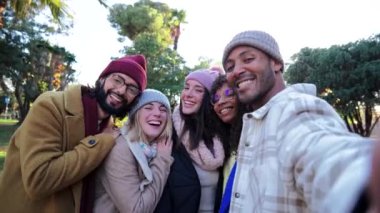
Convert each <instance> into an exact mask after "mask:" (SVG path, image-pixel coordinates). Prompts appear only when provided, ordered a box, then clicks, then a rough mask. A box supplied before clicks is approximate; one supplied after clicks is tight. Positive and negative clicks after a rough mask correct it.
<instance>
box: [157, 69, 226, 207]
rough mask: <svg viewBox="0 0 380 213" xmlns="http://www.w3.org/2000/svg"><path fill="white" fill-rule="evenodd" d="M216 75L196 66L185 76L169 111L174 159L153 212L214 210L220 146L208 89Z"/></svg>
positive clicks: (220, 163) (220, 153) (214, 72)
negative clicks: (172, 109)
mask: <svg viewBox="0 0 380 213" xmlns="http://www.w3.org/2000/svg"><path fill="white" fill-rule="evenodd" d="M218 75H219V73H218V72H216V71H212V70H206V69H204V70H196V71H193V72H191V73H190V74H188V75H187V76H186V78H185V85H184V88H183V90H182V93H181V102H180V105H179V106H177V107H176V108H175V109H174V111H173V125H174V129H175V131H174V133H175V135H174V137H173V141H174V140H175V139H177V142H176V144H175V145H174V146H175V148H174V149H173V157H174V159H175V160H174V163H173V165H172V167H171V170H170V174H169V178H168V181H167V184H166V188H165V190H164V193H163V196H162V198H161V200H160V202H159V204H158V207H157V208H156V212H166V213H168V212H169V213H170V212H181V213H183V212H194V213H195V212H214V211H216V210H217V209H216V208H214V206H215V197H216V189H217V183H218V180H219V169H220V168H221V166H222V165H223V162H224V149H223V144H222V142H221V140H220V139H219V138H218V137H217V135H216V132H217V130H216V128H217V126H218V125H215V121H217V119H216V114H215V112H214V110H213V109H212V105H211V103H210V89H211V85H212V83H213V81H214V80H215V78H216V77H217V76H218Z"/></svg>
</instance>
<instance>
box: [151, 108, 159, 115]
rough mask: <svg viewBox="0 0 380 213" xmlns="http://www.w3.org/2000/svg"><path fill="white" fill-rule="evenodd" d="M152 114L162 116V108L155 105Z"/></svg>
mask: <svg viewBox="0 0 380 213" xmlns="http://www.w3.org/2000/svg"><path fill="white" fill-rule="evenodd" d="M152 114H153V115H154V116H156V117H160V116H161V111H160V108H157V107H154V108H153V110H152Z"/></svg>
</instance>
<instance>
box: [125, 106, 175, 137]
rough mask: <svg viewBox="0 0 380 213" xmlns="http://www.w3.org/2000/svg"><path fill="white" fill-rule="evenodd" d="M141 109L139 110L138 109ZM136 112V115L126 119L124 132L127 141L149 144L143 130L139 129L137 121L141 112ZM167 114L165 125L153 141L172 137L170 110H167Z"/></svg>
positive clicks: (139, 125)
mask: <svg viewBox="0 0 380 213" xmlns="http://www.w3.org/2000/svg"><path fill="white" fill-rule="evenodd" d="M140 109H141V108H140ZM140 109H139V110H138V111H137V112H136V113H134V114H133V115H132V116H131V117H130V118H128V122H127V123H126V125H125V128H126V131H127V137H128V139H129V141H131V142H134V141H141V142H144V143H149V141H148V138H147V137H146V135H145V134H144V131H143V129H142V128H141V123H140V121H139V117H140V114H141V110H140ZM166 112H167V113H168V114H167V119H166V123H165V127H164V129H163V130H162V132H161V134H160V135H159V136H158V137H157V138H156V139H155V141H159V140H161V139H164V138H169V139H170V138H171V136H172V131H173V128H172V126H173V122H172V119H171V116H172V115H171V111H170V109H167V111H166Z"/></svg>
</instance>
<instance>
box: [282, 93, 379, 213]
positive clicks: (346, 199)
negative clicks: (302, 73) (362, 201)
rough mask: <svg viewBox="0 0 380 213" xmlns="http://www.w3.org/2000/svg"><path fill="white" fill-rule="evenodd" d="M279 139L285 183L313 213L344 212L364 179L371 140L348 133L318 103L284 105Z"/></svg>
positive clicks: (330, 111)
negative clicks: (293, 189)
mask: <svg viewBox="0 0 380 213" xmlns="http://www.w3.org/2000/svg"><path fill="white" fill-rule="evenodd" d="M283 107H284V110H283V112H282V116H281V119H280V120H279V121H278V122H279V131H278V135H277V137H278V140H279V141H282V142H283V143H281V146H280V149H279V155H280V157H279V159H281V160H282V162H281V165H282V167H281V171H282V177H283V178H284V181H285V182H286V183H288V184H290V185H291V187H295V188H296V189H297V190H298V191H299V192H300V193H301V194H302V195H303V197H304V199H305V201H306V203H307V206H309V207H310V209H311V211H312V212H319V211H321V209H323V210H324V211H322V212H331V211H333V210H334V212H347V211H345V210H344V209H350V207H351V206H352V205H353V204H354V202H355V199H356V198H357V197H358V196H359V194H360V192H361V190H362V188H363V185H365V181H366V180H367V178H368V170H369V160H370V158H371V153H372V151H371V150H372V148H373V141H371V140H369V139H368V138H363V137H360V136H359V135H356V134H353V133H350V132H348V130H347V128H346V126H345V124H344V122H343V121H342V120H341V118H340V117H339V115H338V114H337V113H336V112H335V110H334V109H333V108H332V107H331V106H330V105H329V104H328V103H327V102H325V101H323V100H321V99H311V100H306V101H302V102H296V101H292V102H290V103H286V106H285V105H284V106H283Z"/></svg>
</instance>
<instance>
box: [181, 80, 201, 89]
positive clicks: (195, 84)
mask: <svg viewBox="0 0 380 213" xmlns="http://www.w3.org/2000/svg"><path fill="white" fill-rule="evenodd" d="M185 85H188V86H192V87H201V88H204V87H203V85H202V84H201V83H200V82H199V81H197V80H194V79H188V80H187V81H186V82H185Z"/></svg>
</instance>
